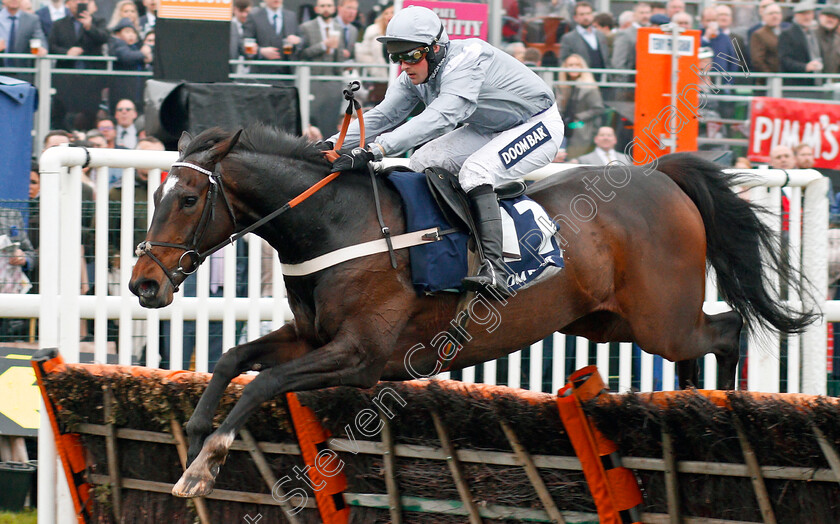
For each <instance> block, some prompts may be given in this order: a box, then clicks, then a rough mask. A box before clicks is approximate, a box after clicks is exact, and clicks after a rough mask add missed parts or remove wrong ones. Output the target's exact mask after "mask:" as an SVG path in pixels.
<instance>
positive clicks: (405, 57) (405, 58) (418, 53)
mask: <svg viewBox="0 0 840 524" xmlns="http://www.w3.org/2000/svg"><path fill="white" fill-rule="evenodd" d="M428 52H429V47H428V46H423V47H418V48H417V49H412V50H411V51H406V52H404V53H390V54H389V55H388V57H389V58H390V59H391V62H393V63H395V64H399V63H400V62H405V63H406V64H408V65H414V64H416V63H419V62H420V61H421V60H423V57H425V56H426V53H428Z"/></svg>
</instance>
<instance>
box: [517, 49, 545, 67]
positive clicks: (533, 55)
mask: <svg viewBox="0 0 840 524" xmlns="http://www.w3.org/2000/svg"><path fill="white" fill-rule="evenodd" d="M541 58H542V55H540V50H539V49H537V48H536V47H529V48H527V49H526V50H525V56H523V60H522V63H523V64H525V65H526V66H528V67H540V59H541Z"/></svg>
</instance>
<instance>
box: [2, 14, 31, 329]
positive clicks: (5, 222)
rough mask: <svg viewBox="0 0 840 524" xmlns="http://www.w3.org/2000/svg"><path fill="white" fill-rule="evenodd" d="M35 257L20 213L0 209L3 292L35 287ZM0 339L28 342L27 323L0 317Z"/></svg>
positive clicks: (26, 291) (26, 321) (21, 290)
mask: <svg viewBox="0 0 840 524" xmlns="http://www.w3.org/2000/svg"><path fill="white" fill-rule="evenodd" d="M33 16H34V15H33ZM39 29H40V24H39ZM35 256H36V255H35V249H34V248H33V247H32V243H31V242H30V241H29V236H28V235H27V233H26V228H25V227H24V223H23V215H22V214H21V212H20V210H19V209H11V208H8V207H0V293H13V294H23V293H28V292H29V290H30V289H31V288H32V284H31V282H30V280H29V277H28V276H27V274H28V273H30V270H31V269H32V268H33V267H34V264H35V263H36V259H35ZM0 336H2V338H3V339H4V340H6V341H8V340H27V339H28V338H29V322H28V320H27V319H13V318H0Z"/></svg>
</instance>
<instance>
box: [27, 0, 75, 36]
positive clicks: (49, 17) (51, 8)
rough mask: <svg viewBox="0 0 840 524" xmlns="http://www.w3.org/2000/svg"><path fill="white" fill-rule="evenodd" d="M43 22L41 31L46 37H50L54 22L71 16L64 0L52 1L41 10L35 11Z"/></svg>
mask: <svg viewBox="0 0 840 524" xmlns="http://www.w3.org/2000/svg"><path fill="white" fill-rule="evenodd" d="M35 14H36V15H38V18H39V19H40V20H41V29H42V30H43V31H44V35H45V36H49V35H50V29H52V25H53V22H55V21H57V20H61V19H62V18H64V17H65V16H71V14H70V10H69V9H67V7H65V5H64V0H50V1H49V2H47V3H46V5H44V7H42V8H41V9H38V10H37V11H35Z"/></svg>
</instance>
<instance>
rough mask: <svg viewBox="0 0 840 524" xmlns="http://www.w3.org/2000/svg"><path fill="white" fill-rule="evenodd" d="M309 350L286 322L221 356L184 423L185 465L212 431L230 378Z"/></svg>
mask: <svg viewBox="0 0 840 524" xmlns="http://www.w3.org/2000/svg"><path fill="white" fill-rule="evenodd" d="M309 349H310V348H309V346H307V345H306V344H304V343H303V342H301V341H300V340H299V339H298V337H297V333H296V332H295V329H294V326H292V325H291V324H286V325H285V326H283V327H281V328H280V329H278V330H277V331H273V332H271V333H269V334H268V335H265V336H264V337H260V338H258V339H257V340H254V341H252V342H248V343H247V344H242V345H241V346H237V347H235V348H233V349H231V350H230V351H228V352H227V353H225V354H224V355H222V358H221V359H219V363H218V364H216V368H215V369H214V371H213V376H212V378H211V379H210V383H209V384H208V385H207V389H205V390H204V393H203V394H202V395H201V399H200V400H199V401H198V405H196V407H195V410H194V411H193V414H192V416H191V417H190V421H189V422H187V425H186V430H187V436H188V437H189V442H190V449H189V453H188V464H191V463H192V461H193V460H195V457H196V456H198V453H199V452H200V451H201V446H202V445H203V444H204V439H205V438H206V437H207V436H208V435H209V434H210V433H211V432H212V431H213V416H214V415H215V413H216V408H217V407H218V406H219V401H220V400H221V398H222V395H223V394H224V392H225V389H226V388H227V386H228V384H230V381H231V380H233V379H234V378H235V377H237V376H239V375H240V374H242V373H244V372H246V371H249V370H254V371H261V370H263V369H267V368H270V367H273V366H276V365H277V364H280V363H282V362H287V361H289V360H292V359H295V358H297V357H299V356H301V355H303V354H304V353H305V352H306V351H307V350H309Z"/></svg>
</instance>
